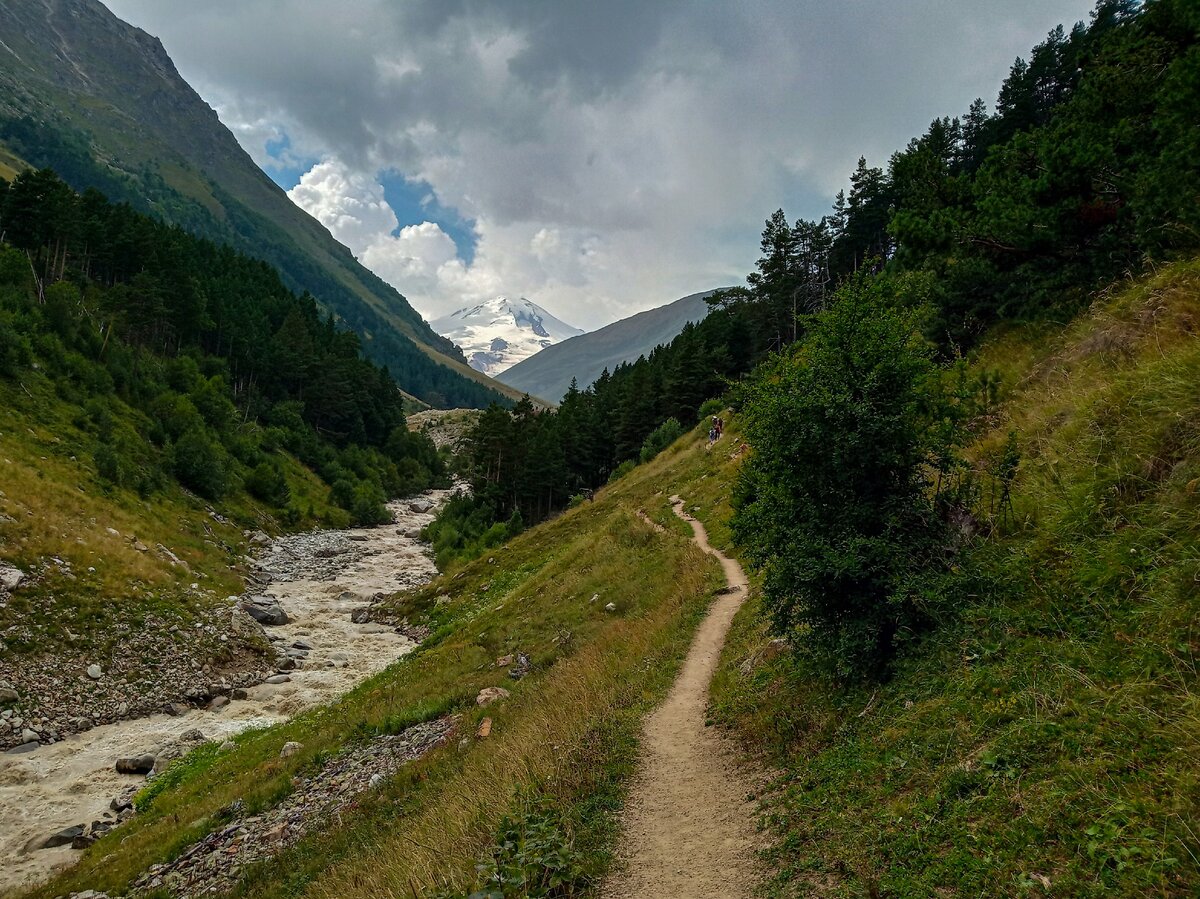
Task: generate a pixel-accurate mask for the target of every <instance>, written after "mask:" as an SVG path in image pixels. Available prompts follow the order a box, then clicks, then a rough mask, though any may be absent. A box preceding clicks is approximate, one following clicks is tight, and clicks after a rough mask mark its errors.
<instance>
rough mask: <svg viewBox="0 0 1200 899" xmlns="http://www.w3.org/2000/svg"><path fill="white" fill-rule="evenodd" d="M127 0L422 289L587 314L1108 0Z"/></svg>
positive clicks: (687, 272)
mask: <svg viewBox="0 0 1200 899" xmlns="http://www.w3.org/2000/svg"><path fill="white" fill-rule="evenodd" d="M106 2H108V4H109V6H110V7H111V8H112V9H113V10H114V11H115V12H116V13H117V14H118V15H121V16H122V17H124V18H126V19H128V20H129V21H131V22H133V23H134V24H137V25H140V26H142V27H144V28H146V29H147V30H150V31H151V32H153V33H157V34H159V35H160V36H161V37H162V39H163V41H164V44H165V45H166V48H167V50H168V52H170V53H171V54H172V55H173V56H174V57H175V59H176V62H177V64H178V65H179V67H180V70H181V72H182V73H183V74H184V76H185V77H187V78H188V79H189V80H190V81H192V83H193V84H194V85H195V86H196V87H197V89H198V90H200V92H201V94H202V95H203V96H205V97H206V98H207V99H209V101H210V102H212V103H213V104H214V105H216V106H217V108H218V109H219V110H220V111H221V114H222V116H223V118H224V120H225V121H226V122H227V123H228V124H230V125H231V127H233V128H234V130H235V133H237V134H238V135H239V138H240V139H242V140H243V141H246V142H249V143H251V144H254V143H258V144H259V146H257V147H256V146H248V149H249V150H250V152H251V153H252V155H255V158H256V159H259V160H260V161H261V160H262V159H264V158H266V156H267V154H266V152H265V149H264V147H265V142H266V141H267V140H269V139H271V135H277V134H279V133H286V134H287V135H288V136H289V137H290V138H291V140H292V143H293V145H294V146H295V147H297V148H299V149H297V150H295V151H294V152H295V153H296V154H298V155H301V156H307V157H309V158H318V157H319V158H323V159H325V162H323V163H321V164H320V165H318V166H317V167H316V168H315V169H313V171H312V172H309V173H308V175H306V176H305V178H304V180H303V181H302V182H301V184H300V185H298V186H297V188H296V190H295V192H294V196H295V198H296V200H297V202H299V203H301V205H304V206H305V208H309V209H310V210H312V211H313V212H314V214H316V215H317V216H318V217H319V218H321V220H322V221H325V222H326V224H327V225H328V226H329V227H330V229H331V230H333V231H334V233H335V234H336V235H337V236H338V237H339V238H340V239H341V240H343V242H345V243H346V244H347V245H348V246H350V247H351V249H353V250H354V251H355V252H356V253H357V254H358V255H359V257H360V258H361V259H362V260H363V261H364V263H365V264H367V265H369V266H371V267H372V268H374V269H375V270H376V271H377V272H378V273H379V274H380V275H381V276H382V277H384V278H386V279H388V280H390V281H392V283H394V284H395V286H396V287H397V288H398V289H400V290H401V292H403V293H405V294H406V295H407V296H409V297H410V298H411V299H413V300H414V302H416V304H417V305H418V308H420V309H421V311H422V312H425V313H426V314H428V315H437V314H441V313H443V312H445V311H448V310H447V309H446V307H447V306H451V307H454V306H457V305H465V304H466V303H468V302H471V301H473V300H475V299H479V298H482V297H481V296H480V294H483V295H486V293H488V292H505V293H516V294H524V295H527V296H530V297H531V298H532V299H535V300H536V301H537V302H539V303H542V304H544V305H546V306H547V307H548V308H550V309H551V310H552V311H554V312H555V314H558V315H561V317H563V318H564V319H565V320H567V321H570V322H573V323H577V324H580V325H582V326H584V327H594V326H596V325H598V324H602V323H603V322H604V321H605V320H609V319H611V318H613V317H616V316H619V315H627V314H630V313H632V312H634V311H637V310H638V309H643V308H648V307H650V306H653V305H657V304H660V303H664V302H668V301H670V300H672V299H674V298H676V297H678V296H681V295H683V294H685V293H689V292H693V291H697V290H702V289H706V288H708V287H712V286H716V285H721V284H729V283H734V282H736V281H737V280H739V279H740V278H741V277H742V276H743V275H744V274H745V272H746V271H747V270H748V269H749V267H750V266H752V265H753V262H754V259H755V257H756V256H757V252H756V251H757V243H758V241H757V237H758V232H759V231H760V230H761V227H762V221H763V219H764V218H765V217H766V216H767V215H769V214H770V212H771V211H772V210H773V209H775V208H776V207H777V206H781V205H782V206H784V207H785V209H787V211H788V213H789V214H790V215H791V216H793V217H796V216H805V217H819V216H820V215H821V214H822V213H823V212H825V211H826V209H827V206H828V202H829V199H830V197H831V196H832V194H833V193H834V192H835V191H836V190H837V189H838V188H839V187H841V186H842V185H843V184H844V181H845V179H846V176H847V175H848V173H849V171H850V170H851V169H852V168H853V166H854V163H855V161H856V160H857V158H858V156H859V155H864V154H865V155H866V156H867V157H868V159H870V160H871V161H872V162H873V163H876V164H880V163H883V162H885V161H886V158H887V156H888V155H889V154H890V153H891V152H892V151H894V150H895V149H897V148H899V147H900V146H902V145H903V144H904V143H905V142H906V141H907V140H908V139H909V138H910V137H912V136H913V135H914V134H916V133H918V132H920V131H921V130H923V129H924V128H925V127H926V126H927V125H928V123H929V121H930V120H932V119H933V118H934V117H936V116H941V115H947V114H949V115H953V114H956V113H959V112H962V111H963V110H965V108H966V107H967V106H968V105H969V103H970V102H971V100H972V99H974V98H975V97H976V96H983V97H984V98H985V99H989V100H990V99H992V98H994V96H995V93H996V90H997V89H998V87H999V83H1000V81H1001V79H1002V78H1003V77H1004V75H1005V74H1006V73H1007V70H1008V66H1009V64H1010V63H1011V61H1012V59H1013V58H1014V57H1015V56H1017V55H1018V54H1023V53H1026V52H1027V51H1028V50H1029V48H1030V47H1031V46H1032V45H1033V44H1034V43H1036V42H1037V41H1039V40H1040V39H1041V38H1042V37H1043V36H1044V35H1045V33H1046V32H1047V31H1049V30H1050V29H1051V28H1052V27H1054V26H1055V25H1057V24H1058V23H1060V22H1067V23H1070V22H1073V21H1075V20H1077V19H1079V18H1083V17H1086V15H1087V13H1088V10H1089V9H1090V7H1091V5H1092V0H1007V2H1005V3H995V2H991V0H911V2H909V3H905V4H896V3H894V2H891V0H856V2H853V3H835V2H828V0H822V2H817V0H756V2H753V3H737V4H716V3H707V2H704V0H661V2H654V3H646V2H643V0H606V2H603V3H597V2H595V0H587V2H584V0H558V2H554V3H546V2H544V0H494V2H485V0H406V2H394V0H342V2H341V3H339V4H338V7H337V13H336V15H333V16H331V14H330V10H329V7H328V6H327V5H322V4H312V3H309V2H307V0H272V2H270V3H243V2H241V0H208V2H205V3H194V2H191V0H106ZM274 139H275V140H276V141H277V140H278V137H275V138H274ZM383 170H394V171H398V172H400V173H402V174H403V175H404V176H405V177H406V178H408V179H409V180H411V181H424V182H427V183H428V184H429V185H431V188H432V190H433V191H434V193H435V194H436V197H437V200H438V202H439V203H440V204H441V206H442V207H444V208H450V209H454V210H457V212H458V213H459V214H460V215H461V216H462V217H463V219H465V220H469V221H473V222H474V223H475V225H474V227H475V237H476V239H477V246H476V252H475V256H474V258H473V259H472V261H471V263H470V264H466V263H464V262H463V261H462V260H460V259H457V258H446V252H447V250H448V248H449V246H450V243H449V242H448V241H449V238H447V237H446V235H445V234H444V232H442V230H441V229H440V228H437V227H436V225H434V223H431V222H419V221H404V222H398V221H397V222H393V221H392V220H391V219H389V218H388V216H387V212H388V210H387V209H386V208H384V207H386V205H387V204H386V202H385V201H384V199H383V192H382V189H381V188H380V187H379V184H378V178H377V173H378V172H380V171H383ZM338 191H340V193H339V192H338ZM393 218H394V216H393ZM389 225H390V227H389ZM399 225H405V226H408V227H411V228H416V229H417V230H415V231H411V232H410V231H408V229H407V228H405V229H402V230H398V226H399Z"/></svg>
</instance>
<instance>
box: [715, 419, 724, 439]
mask: <svg viewBox="0 0 1200 899" xmlns="http://www.w3.org/2000/svg"><path fill="white" fill-rule="evenodd" d="M724 433H725V419H723V418H718V419H717V439H720V437H721V435H722V434H724Z"/></svg>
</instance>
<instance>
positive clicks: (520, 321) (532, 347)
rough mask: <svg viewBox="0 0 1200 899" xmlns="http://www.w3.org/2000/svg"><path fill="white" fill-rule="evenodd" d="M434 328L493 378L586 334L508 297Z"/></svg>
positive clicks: (454, 314)
mask: <svg viewBox="0 0 1200 899" xmlns="http://www.w3.org/2000/svg"><path fill="white" fill-rule="evenodd" d="M431 325H432V327H433V329H434V330H435V331H437V332H438V333H439V334H441V335H442V336H443V337H448V338H449V339H450V340H453V341H454V343H455V344H456V345H457V346H458V348H459V349H461V350H462V351H463V353H464V354H465V355H466V357H467V362H468V364H470V366H471V367H472V368H474V369H475V370H476V371H481V372H483V373H485V374H488V375H492V376H493V377H495V376H496V375H498V374H499V373H500V372H502V371H505V370H506V369H508V368H510V367H512V366H513V365H516V364H518V363H520V362H522V361H524V360H526V359H529V358H530V357H532V356H533V355H535V354H537V353H539V352H541V351H543V350H545V349H547V348H549V347H551V346H553V345H554V344H556V343H561V342H562V341H564V340H569V339H570V338H572V337H578V336H579V335H580V334H583V333H584V332H583V329H581V328H576V327H574V326H573V325H568V324H567V323H566V322H564V321H562V320H561V319H559V318H556V317H555V316H554V315H552V314H550V313H549V312H547V311H546V310H545V309H543V308H542V307H541V306H539V305H538V304H537V303H534V302H533V301H532V300H527V299H525V298H524V297H521V298H519V299H516V300H513V299H509V298H508V297H506V296H498V297H496V298H495V299H491V300H487V301H486V302H483V303H479V304H478V305H476V306H471V307H468V308H466V309H459V310H458V311H457V312H451V313H450V314H449V315H445V316H443V317H442V318H439V319H437V320H436V321H434V322H432V323H431Z"/></svg>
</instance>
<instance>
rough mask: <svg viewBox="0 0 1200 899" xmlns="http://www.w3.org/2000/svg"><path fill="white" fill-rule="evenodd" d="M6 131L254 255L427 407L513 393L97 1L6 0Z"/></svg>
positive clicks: (92, 182)
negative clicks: (311, 209) (269, 169)
mask: <svg viewBox="0 0 1200 899" xmlns="http://www.w3.org/2000/svg"><path fill="white" fill-rule="evenodd" d="M0 40H2V41H3V43H4V47H5V49H6V50H7V52H0V87H2V88H3V90H0V142H2V143H3V145H4V147H5V148H6V149H5V154H6V156H9V157H15V159H12V160H10V161H7V162H6V161H5V160H4V159H0V162H4V163H5V165H6V166H7V167H8V168H15V167H16V163H17V161H18V160H23V161H24V162H27V163H29V164H31V165H34V166H38V167H43V166H45V167H52V168H54V169H56V170H57V171H59V173H60V174H61V175H62V177H63V178H64V179H65V180H66V181H68V183H70V184H71V185H72V186H73V187H75V188H76V189H77V190H83V189H85V188H88V187H94V188H97V189H99V190H101V191H102V192H104V193H105V194H107V195H108V196H109V197H111V198H112V199H114V200H122V201H126V202H129V203H131V204H132V205H134V206H135V207H136V208H138V209H139V210H143V211H148V212H153V213H155V214H157V215H160V216H161V217H163V218H164V219H166V220H167V221H169V222H172V223H174V224H178V225H181V226H182V227H184V228H186V229H188V230H190V231H192V232H193V233H197V234H200V235H202V236H205V237H209V238H212V239H214V240H219V241H223V242H228V243H230V244H232V245H234V246H235V247H237V248H238V249H241V250H244V251H246V252H248V253H250V254H252V255H255V256H258V257H260V258H263V259H265V260H267V261H268V262H270V263H271V264H272V265H274V266H275V267H276V268H278V269H279V270H280V271H281V272H282V273H283V277H284V278H285V280H286V282H287V283H288V286H289V287H291V288H292V289H293V290H296V291H302V290H307V291H309V292H310V293H312V294H313V295H315V296H316V297H318V298H319V299H320V300H321V302H323V303H324V304H325V305H326V307H327V308H328V309H329V310H330V311H332V312H334V313H336V314H337V316H338V317H339V318H340V319H342V320H343V321H345V322H346V324H348V325H349V326H350V327H352V328H353V329H354V330H356V331H357V332H358V333H359V334H360V335H361V336H362V337H363V341H364V346H365V347H366V348H367V349H368V352H369V353H370V355H371V356H372V357H373V358H375V359H376V360H377V361H379V362H381V363H383V364H386V365H388V366H389V368H390V369H391V371H392V373H393V375H394V376H396V378H397V380H398V381H399V382H400V383H401V385H402V386H404V387H406V388H407V389H408V390H409V391H410V392H411V393H414V394H416V395H418V396H420V397H421V398H422V399H426V400H428V401H430V402H433V403H435V404H446V403H447V402H449V403H450V404H451V405H486V403H487V402H488V401H489V399H491V398H494V397H495V396H496V391H499V392H500V393H502V394H508V395H512V396H517V395H518V394H516V393H515V391H511V390H509V389H507V388H504V387H502V386H500V385H497V384H496V383H495V382H492V381H490V380H489V379H488V378H486V377H485V376H483V375H480V374H479V373H478V372H475V371H474V370H473V369H471V368H470V367H469V366H467V365H466V363H465V361H464V360H463V358H462V354H461V352H459V351H458V349H457V348H456V347H455V346H454V345H453V344H452V343H450V342H449V341H447V340H446V339H445V338H442V337H440V336H439V335H437V334H436V333H434V332H433V331H432V330H431V329H430V328H429V326H428V325H427V324H426V323H425V322H424V321H423V320H422V319H421V316H420V315H419V314H418V313H417V312H416V311H415V310H414V309H413V308H412V307H411V306H410V305H409V304H408V302H407V301H406V300H405V299H404V297H402V296H401V295H400V294H399V293H397V292H396V291H395V290H394V289H392V288H391V287H390V286H388V285H387V284H385V283H384V282H383V281H381V280H380V279H379V278H377V277H376V276H375V275H374V274H372V273H371V272H369V271H367V270H366V269H365V268H364V267H363V266H361V265H360V264H359V263H358V262H357V260H355V259H354V257H353V256H352V255H351V253H350V251H349V250H347V249H346V248H345V247H344V246H342V245H341V244H339V243H338V242H337V241H335V240H334V239H333V237H332V236H331V235H330V234H329V232H328V231H326V230H325V228H324V227H323V226H322V225H321V224H320V223H319V222H317V221H316V220H315V219H313V218H312V217H311V216H309V215H308V214H307V213H305V212H303V211H302V210H300V209H299V208H298V207H296V206H295V205H294V204H293V203H292V202H291V201H290V200H289V199H288V197H287V196H286V194H284V192H283V191H282V190H281V189H280V188H279V187H278V186H277V185H275V184H274V183H273V182H272V181H271V180H270V179H269V178H268V177H267V176H266V174H264V173H263V172H262V171H261V170H260V169H259V168H258V167H257V166H256V165H255V164H254V162H253V161H252V160H251V159H250V157H249V156H248V155H247V154H246V153H245V151H243V150H242V149H241V147H240V146H239V145H238V143H237V141H236V140H235V139H234V137H233V135H232V133H230V132H229V130H228V129H227V128H225V126H224V125H222V124H221V122H220V120H219V119H218V118H217V115H216V113H215V112H214V111H213V110H212V109H211V108H209V106H208V105H207V104H206V103H205V102H204V101H203V100H202V99H201V98H200V97H199V96H198V95H197V94H196V93H195V91H193V90H192V88H191V87H190V86H189V85H188V84H187V83H186V82H184V81H183V79H182V78H180V76H179V74H178V72H176V70H175V67H174V64H173V63H172V62H171V60H170V58H169V57H168V56H167V54H166V52H165V51H164V50H163V47H162V45H161V43H159V41H158V40H157V39H155V38H153V37H151V36H149V35H147V34H146V33H145V32H143V31H141V30H139V29H136V28H133V27H131V26H129V25H127V24H125V23H124V22H122V21H120V20H119V19H117V18H116V17H115V16H113V15H112V14H111V13H110V12H109V11H108V10H107V9H106V8H105V7H104V6H103V5H102V4H101V3H99V2H98V0H35V2H26V0H0Z"/></svg>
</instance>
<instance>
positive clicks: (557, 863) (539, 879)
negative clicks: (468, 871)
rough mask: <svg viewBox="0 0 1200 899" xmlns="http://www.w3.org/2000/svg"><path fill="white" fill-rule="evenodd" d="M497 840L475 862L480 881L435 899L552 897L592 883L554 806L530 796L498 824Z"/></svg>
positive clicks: (578, 891)
mask: <svg viewBox="0 0 1200 899" xmlns="http://www.w3.org/2000/svg"><path fill="white" fill-rule="evenodd" d="M496 836H497V838H496V844H495V846H494V847H493V848H492V851H491V852H490V853H489V854H488V855H487V856H486V857H485V858H483V859H481V860H480V862H479V864H478V865H476V866H475V870H476V871H477V872H478V879H477V880H476V883H475V885H474V887H473V888H472V889H471V890H470V891H469V892H468V893H466V894H464V893H461V892H442V893H439V894H437V899H462V897H464V896H466V897H467V899H550V897H566V896H580V895H583V894H584V893H585V892H586V891H587V890H588V889H589V887H590V886H591V883H590V878H588V876H587V874H586V873H585V862H586V859H585V858H584V855H583V853H582V852H581V851H580V850H579V849H577V848H576V846H575V840H574V836H573V835H572V833H571V829H570V827H569V825H568V823H567V821H566V820H565V818H564V817H563V815H562V813H561V812H560V811H559V810H558V809H557V808H556V807H555V806H554V804H553V803H552V802H551V801H550V800H549V799H545V798H539V799H534V800H531V801H529V802H527V803H525V804H524V806H523V807H522V809H521V810H520V811H519V812H518V813H517V814H516V815H513V816H512V817H506V818H504V820H502V821H501V822H500V828H499V832H498V833H497V835H496Z"/></svg>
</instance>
